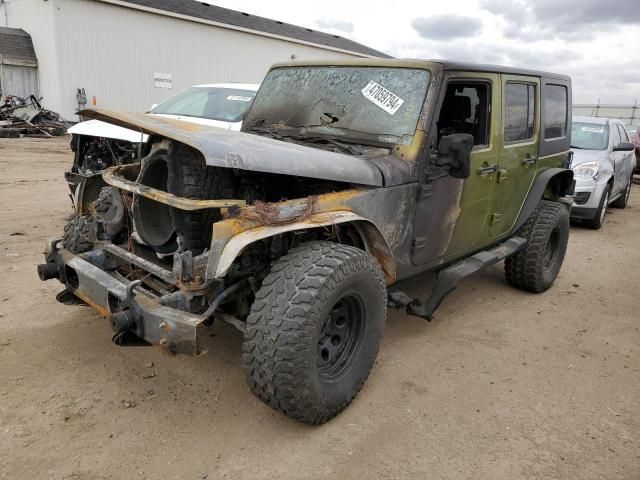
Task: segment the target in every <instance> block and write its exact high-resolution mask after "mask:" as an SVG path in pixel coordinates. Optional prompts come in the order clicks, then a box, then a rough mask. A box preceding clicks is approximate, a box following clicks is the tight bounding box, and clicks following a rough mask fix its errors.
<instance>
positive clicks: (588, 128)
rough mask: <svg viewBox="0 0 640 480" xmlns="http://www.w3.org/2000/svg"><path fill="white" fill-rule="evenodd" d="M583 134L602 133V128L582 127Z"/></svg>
mask: <svg viewBox="0 0 640 480" xmlns="http://www.w3.org/2000/svg"><path fill="white" fill-rule="evenodd" d="M581 130H582V131H583V132H589V133H604V127H582V129H581Z"/></svg>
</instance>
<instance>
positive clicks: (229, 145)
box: [80, 110, 384, 186]
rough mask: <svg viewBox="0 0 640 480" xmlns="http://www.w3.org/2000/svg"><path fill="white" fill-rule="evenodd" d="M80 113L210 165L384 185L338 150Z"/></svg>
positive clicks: (373, 170)
mask: <svg viewBox="0 0 640 480" xmlns="http://www.w3.org/2000/svg"><path fill="white" fill-rule="evenodd" d="M80 113H81V114H82V116H84V117H87V118H96V119H99V120H103V121H105V122H112V123H114V124H116V125H120V126H123V127H126V128H129V129H132V130H139V131H141V132H144V133H147V134H148V135H156V136H162V137H164V138H170V139H173V140H176V141H178V142H181V143H183V144H185V145H189V146H190V147H192V148H194V149H195V150H197V151H198V152H200V153H201V154H202V156H203V157H204V159H205V161H206V163H207V165H209V166H212V167H224V168H235V169H241V170H251V171H256V172H268V173H277V174H284V175H294V176H301V177H308V178H322V179H326V180H336V181H341V182H350V183H355V184H361V185H372V186H382V185H384V180H383V178H382V173H381V172H380V170H379V169H378V168H377V167H376V166H375V165H373V164H372V163H371V162H369V161H367V160H363V159H360V158H357V157H352V156H348V155H345V154H341V153H334V152H327V151H322V150H317V149H310V148H308V147H305V146H302V145H298V144H294V143H285V142H282V141H278V140H274V139H271V138H264V137H259V136H257V135H249V134H247V133H242V132H234V131H230V130H222V129H219V128H215V127H210V126H207V125H197V124H193V123H186V122H182V121H180V120H174V119H170V118H161V117H150V116H147V115H143V114H134V113H116V112H110V111H108V110H83V111H82V112H80Z"/></svg>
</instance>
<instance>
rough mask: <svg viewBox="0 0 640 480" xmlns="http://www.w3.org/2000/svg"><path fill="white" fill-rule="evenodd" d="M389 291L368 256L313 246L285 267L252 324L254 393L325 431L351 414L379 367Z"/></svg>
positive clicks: (248, 346) (261, 294)
mask: <svg viewBox="0 0 640 480" xmlns="http://www.w3.org/2000/svg"><path fill="white" fill-rule="evenodd" d="M385 318H386V288H385V283H384V277H383V274H382V272H381V270H380V266H379V265H378V263H377V261H376V260H375V259H374V258H373V257H372V256H371V255H369V254H368V253H367V252H365V251H362V250H359V249H357V248H354V247H349V246H346V245H340V244H335V243H331V242H310V243H307V244H304V245H302V246H301V247H298V248H295V249H293V250H291V251H290V252H289V253H288V254H287V255H285V256H283V257H281V258H280V259H279V260H277V261H276V262H275V263H274V264H273V266H272V269H271V272H270V273H269V275H268V276H267V277H266V278H265V280H264V282H263V283H262V286H261V288H260V290H259V291H258V293H257V294H256V300H255V302H254V303H253V305H252V307H251V314H250V315H249V317H248V318H247V325H246V330H245V339H244V344H243V361H244V368H245V373H246V379H247V383H248V385H249V387H250V388H251V391H252V392H253V393H254V395H256V396H257V397H258V398H259V399H260V400H262V401H263V402H265V403H266V404H267V405H269V406H271V407H272V408H274V409H276V410H278V411H280V412H282V413H284V414H286V415H288V416H289V417H291V418H294V419H296V420H299V421H302V422H305V423H309V424H319V423H324V422H326V421H328V420H329V419H331V418H333V417H334V416H335V415H337V414H338V413H340V412H341V411H342V410H344V409H345V408H346V407H347V405H349V403H350V402H351V401H352V400H353V398H354V397H355V396H356V395H357V393H358V392H359V390H360V388H361V387H362V385H363V384H364V382H365V380H366V379H367V377H368V375H369V371H370V370H371V367H372V366H373V363H374V361H375V358H376V355H377V352H378V345H379V343H380V336H381V333H382V329H383V326H384V322H385Z"/></svg>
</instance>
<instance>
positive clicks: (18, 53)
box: [0, 27, 38, 66]
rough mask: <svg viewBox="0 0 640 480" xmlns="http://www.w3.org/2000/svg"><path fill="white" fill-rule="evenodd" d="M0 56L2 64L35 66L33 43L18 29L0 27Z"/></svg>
mask: <svg viewBox="0 0 640 480" xmlns="http://www.w3.org/2000/svg"><path fill="white" fill-rule="evenodd" d="M0 56H1V57H2V62H1V63H4V64H10V65H28V66H36V65H37V64H38V59H37V58H36V52H35V50H34V49H33V42H32V41H31V37H30V36H29V34H28V33H27V32H25V31H24V30H22V29H20V28H6V27H0Z"/></svg>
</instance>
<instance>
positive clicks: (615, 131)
mask: <svg viewBox="0 0 640 480" xmlns="http://www.w3.org/2000/svg"><path fill="white" fill-rule="evenodd" d="M613 127H614V128H612V130H613V144H612V145H611V146H612V147H617V146H618V144H619V143H620V142H621V141H622V139H621V137H620V130H618V128H617V127H618V126H617V125H614V126H613Z"/></svg>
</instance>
